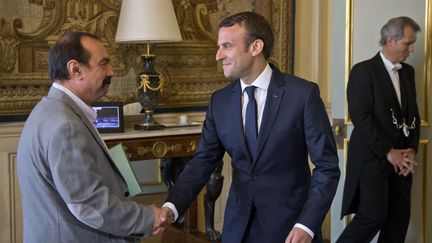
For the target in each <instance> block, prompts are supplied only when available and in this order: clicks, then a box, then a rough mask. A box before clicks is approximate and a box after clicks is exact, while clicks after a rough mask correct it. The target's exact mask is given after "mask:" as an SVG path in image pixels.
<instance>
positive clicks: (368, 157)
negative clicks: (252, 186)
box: [338, 17, 420, 243]
mask: <svg viewBox="0 0 432 243" xmlns="http://www.w3.org/2000/svg"><path fill="white" fill-rule="evenodd" d="M418 31H420V27H419V26H418V24H417V23H416V22H414V21H413V20H412V19H410V18H408V17H397V18H393V19H390V20H389V21H388V22H387V24H385V25H384V26H383V27H382V29H381V40H380V44H381V45H382V50H381V52H379V53H378V54H376V55H375V56H374V57H373V58H372V59H369V60H367V61H364V62H361V63H358V64H356V65H355V66H354V67H353V69H352V70H351V74H350V77H349V81H348V88H347V97H348V109H349V114H350V117H351V120H352V122H353V124H354V129H353V132H352V134H351V139H350V143H349V147H348V162H347V172H346V181H345V188H344V196H343V204H342V217H343V216H344V215H347V214H351V213H355V214H356V215H355V216H354V218H353V220H352V221H351V222H350V223H349V224H348V226H347V227H346V229H345V230H344V232H343V233H342V235H341V236H340V237H339V239H338V242H341V243H347V242H369V241H370V240H372V238H373V237H374V236H375V235H376V234H377V232H378V231H380V236H379V240H378V241H379V242H391V243H396V242H404V239H405V236H406V232H407V228H408V222H409V218H410V192H411V184H412V175H411V173H412V172H413V170H414V167H415V166H416V163H415V162H414V156H415V154H416V151H417V147H418V142H419V134H420V117H419V113H418V108H417V102H416V89H415V81H414V69H413V67H412V66H410V65H408V64H406V63H403V61H405V60H406V58H407V57H408V56H409V53H410V52H412V51H413V49H414V43H415V41H416V33H417V32H418Z"/></svg>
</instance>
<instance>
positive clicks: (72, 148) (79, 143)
mask: <svg viewBox="0 0 432 243" xmlns="http://www.w3.org/2000/svg"><path fill="white" fill-rule="evenodd" d="M17 163H18V165H17V166H18V178H19V184H20V189H21V195H22V205H23V214H24V215H23V217H24V242H139V239H138V238H137V237H139V236H148V235H149V234H150V233H151V230H152V226H153V220H154V214H153V210H152V209H151V208H149V207H146V206H144V205H140V204H138V203H136V202H133V201H130V200H129V199H128V198H126V196H125V193H127V186H126V184H125V182H124V181H123V179H122V177H121V176H120V174H119V172H118V170H117V169H116V167H115V165H114V164H113V161H112V160H111V158H110V156H109V152H108V151H107V148H106V147H105V145H104V142H103V141H102V140H101V139H100V137H99V135H98V134H97V130H96V129H95V128H94V126H93V125H92V124H91V123H90V122H89V120H88V118H87V117H86V116H85V114H84V113H83V112H82V111H81V110H80V109H79V108H78V106H77V105H76V104H75V103H74V102H73V101H72V100H71V99H70V97H68V96H67V95H66V94H65V93H63V92H62V91H60V90H58V89H56V88H51V89H50V91H49V93H48V96H47V97H44V98H43V99H42V100H41V101H40V102H39V103H38V104H37V105H36V107H35V108H34V110H33V111H32V112H31V114H30V116H29V117H28V119H27V121H26V123H25V125H24V128H23V132H22V135H21V138H20V141H19V145H18V155H17Z"/></svg>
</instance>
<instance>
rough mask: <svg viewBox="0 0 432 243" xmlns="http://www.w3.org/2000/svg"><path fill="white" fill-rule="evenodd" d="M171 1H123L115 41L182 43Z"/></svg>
mask: <svg viewBox="0 0 432 243" xmlns="http://www.w3.org/2000/svg"><path fill="white" fill-rule="evenodd" d="M181 40H182V37H181V34H180V30H179V26H178V22H177V18H176V15H175V12H174V7H173V4H172V2H171V0H123V1H122V5H121V10H120V16H119V22H118V25H117V33H116V36H115V41H116V42H120V43H145V42H147V43H149V42H152V43H154V42H174V41H181Z"/></svg>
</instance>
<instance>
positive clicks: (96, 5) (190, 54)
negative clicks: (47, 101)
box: [0, 0, 294, 121]
mask: <svg viewBox="0 0 432 243" xmlns="http://www.w3.org/2000/svg"><path fill="white" fill-rule="evenodd" d="M172 2H173V5H174V9H175V12H176V16H177V20H178V23H179V27H180V31H181V34H182V38H183V40H182V41H181V42H176V43H160V44H159V43H158V44H152V45H151V50H152V53H153V54H155V55H156V60H155V64H156V69H157V70H158V71H159V72H160V73H162V74H163V75H164V76H165V78H166V86H165V88H164V92H163V93H162V95H161V99H160V101H159V105H158V107H161V108H168V109H176V108H183V109H184V108H186V109H187V108H193V107H203V106H204V107H205V106H206V105H207V104H208V101H209V98H210V95H211V93H212V92H213V91H215V90H216V89H218V88H221V87H223V86H225V85H227V84H228V83H229V82H230V81H229V80H226V79H225V78H224V76H223V73H222V70H221V67H220V66H219V65H218V63H217V62H216V60H215V53H216V50H217V45H216V38H217V25H218V22H219V21H220V20H221V19H223V18H224V17H227V16H229V15H231V14H233V13H236V12H240V11H246V10H250V11H256V12H259V13H261V14H263V15H264V16H266V17H267V18H268V19H269V21H270V22H271V24H272V26H273V28H274V31H275V37H276V40H275V48H274V50H273V54H272V57H271V62H273V63H275V64H276V65H277V66H278V67H279V68H280V69H281V70H283V71H285V72H291V71H292V65H293V63H292V60H293V53H292V47H293V26H294V21H293V19H294V13H293V11H294V0H290V1H285V0H235V1H234V0H173V1H172ZM0 5H1V6H6V7H2V8H1V9H0V57H1V59H0V117H8V116H17V115H27V114H29V112H30V111H31V110H32V108H33V107H34V106H35V104H36V103H37V102H38V101H39V100H40V99H41V98H42V97H43V96H44V95H46V94H47V92H48V89H49V87H50V86H51V81H50V79H49V75H48V51H49V48H50V46H51V45H52V44H53V43H54V42H55V40H56V39H57V38H58V37H59V36H61V35H62V34H63V33H64V32H67V31H86V32H91V33H94V34H96V35H98V36H100V37H102V40H103V42H104V44H105V46H106V48H107V50H108V53H109V54H110V58H111V60H112V66H113V70H114V73H115V77H114V78H113V79H112V83H111V87H110V91H109V93H108V94H107V95H106V96H105V97H103V98H102V99H103V100H104V101H120V102H123V103H125V104H127V103H131V102H135V101H136V100H137V95H136V81H135V73H137V72H138V71H139V70H140V69H141V65H142V63H141V59H140V55H141V54H142V53H144V52H145V46H144V45H141V44H120V43H116V42H115V41H114V37H115V33H116V27H117V21H118V15H119V11H120V7H121V0H0ZM1 120H2V119H0V121H1Z"/></svg>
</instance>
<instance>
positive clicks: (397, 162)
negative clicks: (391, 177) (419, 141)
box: [387, 148, 417, 176]
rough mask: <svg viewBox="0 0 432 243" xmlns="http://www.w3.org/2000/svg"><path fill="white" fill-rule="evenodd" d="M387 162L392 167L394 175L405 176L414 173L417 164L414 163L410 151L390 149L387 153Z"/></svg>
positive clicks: (409, 149)
mask: <svg viewBox="0 0 432 243" xmlns="http://www.w3.org/2000/svg"><path fill="white" fill-rule="evenodd" d="M387 160H388V161H389V162H390V163H391V164H392V165H393V168H394V170H395V172H396V173H398V174H399V175H403V176H407V175H409V174H410V173H414V169H415V167H416V166H417V163H416V162H415V161H414V156H413V155H412V149H411V148H408V149H394V148H392V149H390V151H389V152H388V153H387Z"/></svg>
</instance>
